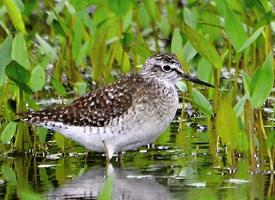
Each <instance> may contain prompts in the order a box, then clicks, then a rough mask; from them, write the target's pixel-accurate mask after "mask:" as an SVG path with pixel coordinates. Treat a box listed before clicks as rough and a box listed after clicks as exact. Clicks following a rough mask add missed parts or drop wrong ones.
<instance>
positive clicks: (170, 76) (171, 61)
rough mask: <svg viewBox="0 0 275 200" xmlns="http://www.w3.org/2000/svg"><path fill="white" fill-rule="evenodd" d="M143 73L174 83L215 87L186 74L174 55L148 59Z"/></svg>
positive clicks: (161, 55) (160, 55)
mask: <svg viewBox="0 0 275 200" xmlns="http://www.w3.org/2000/svg"><path fill="white" fill-rule="evenodd" d="M142 73H145V74H148V75H149V76H152V77H156V78H158V79H161V80H165V81H169V82H173V83H176V82H177V81H179V80H188V81H191V82H194V83H198V84H201V85H205V86H208V87H213V85H211V84H209V83H206V82H204V81H202V80H200V79H198V78H196V77H194V76H191V75H190V74H188V73H186V72H184V71H183V70H182V65H181V63H180V62H179V61H178V59H177V57H176V56H175V55H174V54H163V53H160V54H157V55H155V56H152V57H150V58H148V59H147V60H146V62H145V63H144V65H143V69H142Z"/></svg>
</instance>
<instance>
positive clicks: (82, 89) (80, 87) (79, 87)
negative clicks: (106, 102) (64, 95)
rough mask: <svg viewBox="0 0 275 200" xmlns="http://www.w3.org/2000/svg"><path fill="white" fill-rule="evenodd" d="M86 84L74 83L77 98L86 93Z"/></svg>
mask: <svg viewBox="0 0 275 200" xmlns="http://www.w3.org/2000/svg"><path fill="white" fill-rule="evenodd" d="M86 90H87V83H85V82H76V83H74V91H75V93H76V94H77V95H78V96H82V95H84V94H85V93H86Z"/></svg>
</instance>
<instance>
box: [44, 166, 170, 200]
mask: <svg viewBox="0 0 275 200" xmlns="http://www.w3.org/2000/svg"><path fill="white" fill-rule="evenodd" d="M109 178H111V180H112V182H111V183H112V192H111V199H127V200H146V199H148V200H152V199H158V200H162V199H163V200H167V199H170V198H169V192H168V191H167V189H166V188H165V187H164V186H162V185H161V184H159V183H158V182H157V181H156V180H155V179H154V178H153V177H150V176H149V177H143V176H140V175H139V174H138V173H137V172H136V171H133V170H125V169H121V168H116V169H114V168H113V166H112V165H108V169H107V172H106V168H103V167H97V168H93V169H91V170H90V171H89V172H87V173H85V174H83V175H82V176H81V177H79V178H77V179H75V180H73V181H71V182H69V183H67V184H64V185H63V186H62V187H60V188H57V189H56V190H54V191H53V192H50V193H47V194H46V195H45V197H46V198H47V199H97V197H98V195H99V193H100V192H101V191H102V189H103V188H102V187H103V185H106V184H104V183H106V181H107V180H108V179H109Z"/></svg>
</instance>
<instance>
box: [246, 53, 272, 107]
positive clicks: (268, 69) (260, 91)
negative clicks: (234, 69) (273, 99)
mask: <svg viewBox="0 0 275 200" xmlns="http://www.w3.org/2000/svg"><path fill="white" fill-rule="evenodd" d="M273 83H274V73H273V56H272V53H270V54H269V55H268V56H267V57H266V60H265V62H264V63H263V65H262V66H261V67H260V68H258V69H257V70H256V72H255V73H254V74H253V77H252V80H251V84H250V94H251V104H252V106H253V107H254V108H260V107H261V106H262V105H263V104H264V103H265V101H266V100H267V98H268V97H269V94H270V92H271V90H272V87H273Z"/></svg>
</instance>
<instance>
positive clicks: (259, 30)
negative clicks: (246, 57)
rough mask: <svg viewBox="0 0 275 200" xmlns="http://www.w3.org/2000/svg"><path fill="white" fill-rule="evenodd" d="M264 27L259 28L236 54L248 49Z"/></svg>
mask: <svg viewBox="0 0 275 200" xmlns="http://www.w3.org/2000/svg"><path fill="white" fill-rule="evenodd" d="M263 29H264V27H261V28H259V29H258V30H257V31H255V32H254V33H253V34H252V35H251V36H250V37H249V38H248V39H247V40H246V41H245V43H244V44H243V45H242V46H241V47H240V49H239V50H238V51H237V53H240V52H242V51H243V50H245V49H246V48H248V47H249V46H250V45H251V44H252V43H253V42H254V41H255V40H256V39H257V38H258V37H259V35H260V34H261V33H262V31H263Z"/></svg>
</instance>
